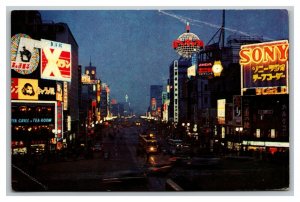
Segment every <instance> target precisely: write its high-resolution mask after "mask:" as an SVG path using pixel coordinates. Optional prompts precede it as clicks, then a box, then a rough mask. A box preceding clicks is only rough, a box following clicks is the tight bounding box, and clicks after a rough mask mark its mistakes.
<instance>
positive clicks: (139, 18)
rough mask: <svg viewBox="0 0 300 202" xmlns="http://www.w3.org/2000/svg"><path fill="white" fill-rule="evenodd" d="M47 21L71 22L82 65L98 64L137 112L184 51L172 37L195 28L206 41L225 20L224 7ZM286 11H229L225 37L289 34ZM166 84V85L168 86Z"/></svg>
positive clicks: (98, 13)
mask: <svg viewBox="0 0 300 202" xmlns="http://www.w3.org/2000/svg"><path fill="white" fill-rule="evenodd" d="M40 12H41V14H42V19H43V21H53V22H55V23H58V22H64V23H67V24H68V26H69V27H70V30H71V31H72V34H73V35H74V37H75V39H76V41H77V43H78V45H79V64H81V65H82V66H83V69H84V67H85V66H88V65H89V63H90V57H91V58H92V65H93V66H96V67H97V76H98V78H100V79H101V80H102V82H105V83H107V84H108V85H109V86H110V89H111V98H115V99H117V101H118V102H124V101H125V95H126V94H128V96H129V102H130V103H131V106H132V107H133V108H134V111H135V112H136V113H142V114H144V113H145V112H146V111H147V108H148V105H149V99H150V98H149V95H150V85H164V86H165V85H166V84H167V79H168V77H169V65H170V64H171V62H172V61H173V60H174V59H178V58H179V56H178V55H177V53H176V52H175V51H174V50H173V48H172V41H173V40H175V39H177V38H178V36H179V35H181V34H182V33H183V32H185V22H186V21H188V22H190V25H191V32H192V33H195V34H196V35H198V36H199V38H200V39H201V40H203V41H204V44H206V43H207V42H208V41H209V40H210V39H211V37H212V36H213V35H214V34H215V33H216V32H217V30H218V29H219V28H220V26H221V23H222V10H208V9H206V10H93V11H91V10H76V11H72V10H67V11H66V10H55V11H46V10H43V11H40ZM288 23H289V21H288V12H287V11H286V10H257V9H256V10H226V17H225V27H226V30H225V39H226V38H227V37H228V36H229V35H232V34H238V35H251V36H263V37H264V39H265V40H266V41H270V40H281V39H289V26H288ZM164 89H165V88H164Z"/></svg>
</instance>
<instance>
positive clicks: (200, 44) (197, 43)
mask: <svg viewBox="0 0 300 202" xmlns="http://www.w3.org/2000/svg"><path fill="white" fill-rule="evenodd" d="M178 46H198V47H203V46H204V43H203V41H201V40H195V41H192V40H185V41H180V40H178V39H177V40H174V41H173V48H174V49H176V48H178Z"/></svg>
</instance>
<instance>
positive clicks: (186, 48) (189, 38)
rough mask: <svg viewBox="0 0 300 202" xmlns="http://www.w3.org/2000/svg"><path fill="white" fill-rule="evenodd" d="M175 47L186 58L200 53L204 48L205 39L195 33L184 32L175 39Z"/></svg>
mask: <svg viewBox="0 0 300 202" xmlns="http://www.w3.org/2000/svg"><path fill="white" fill-rule="evenodd" d="M173 48H174V49H175V50H176V52H177V53H178V54H179V55H180V56H182V57H185V58H191V57H192V54H193V53H198V52H200V50H201V49H202V48H203V41H201V40H200V39H199V37H198V36H197V35H196V34H194V33H190V32H187V33H183V34H181V35H180V36H179V37H178V39H177V40H175V41H173Z"/></svg>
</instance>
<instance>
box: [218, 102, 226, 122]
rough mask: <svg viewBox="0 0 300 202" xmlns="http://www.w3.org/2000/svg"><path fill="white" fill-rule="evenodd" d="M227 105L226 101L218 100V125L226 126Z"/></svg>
mask: <svg viewBox="0 0 300 202" xmlns="http://www.w3.org/2000/svg"><path fill="white" fill-rule="evenodd" d="M225 105H226V99H220V100H218V123H219V124H225Z"/></svg>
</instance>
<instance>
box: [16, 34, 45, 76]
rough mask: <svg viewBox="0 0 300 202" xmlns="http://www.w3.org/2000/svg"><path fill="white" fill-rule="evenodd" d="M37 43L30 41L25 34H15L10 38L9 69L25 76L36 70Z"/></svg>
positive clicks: (37, 62)
mask: <svg viewBox="0 0 300 202" xmlns="http://www.w3.org/2000/svg"><path fill="white" fill-rule="evenodd" d="M38 47H39V41H37V40H33V39H31V37H30V36H28V35H26V34H16V35H14V36H13V37H12V38H11V46H10V60H11V69H13V70H15V71H16V72H18V73H20V74H23V75H27V74H31V73H32V72H33V71H35V70H36V68H37V66H38V64H39V60H40V55H39V50H38Z"/></svg>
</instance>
